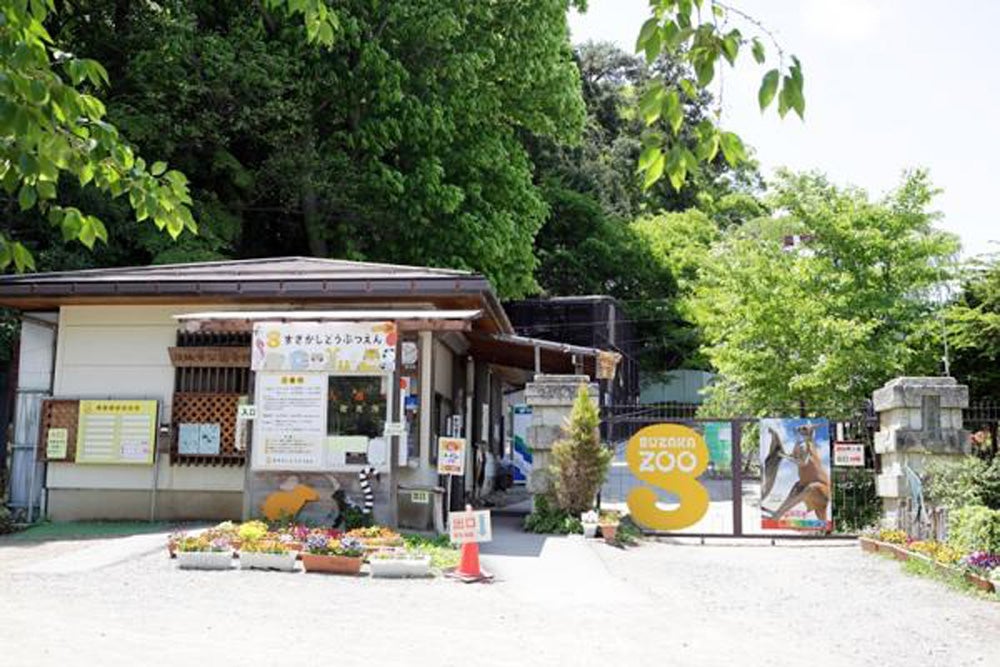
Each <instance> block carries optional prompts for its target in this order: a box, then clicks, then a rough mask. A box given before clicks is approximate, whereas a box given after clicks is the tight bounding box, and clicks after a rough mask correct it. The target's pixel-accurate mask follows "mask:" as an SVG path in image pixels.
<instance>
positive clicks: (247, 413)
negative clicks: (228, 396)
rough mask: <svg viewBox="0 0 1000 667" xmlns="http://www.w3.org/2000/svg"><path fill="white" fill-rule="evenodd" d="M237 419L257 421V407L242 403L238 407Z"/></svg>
mask: <svg viewBox="0 0 1000 667" xmlns="http://www.w3.org/2000/svg"><path fill="white" fill-rule="evenodd" d="M236 418H237V419H257V406H256V405H247V404H246V403H242V404H240V405H237V406H236Z"/></svg>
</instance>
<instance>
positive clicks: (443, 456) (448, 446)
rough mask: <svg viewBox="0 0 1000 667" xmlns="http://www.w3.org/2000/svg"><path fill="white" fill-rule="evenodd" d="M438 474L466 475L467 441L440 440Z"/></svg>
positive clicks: (456, 439) (459, 439)
mask: <svg viewBox="0 0 1000 667" xmlns="http://www.w3.org/2000/svg"><path fill="white" fill-rule="evenodd" d="M438 474H439V475H455V476H458V477H461V476H462V475H464V474H465V439H464V438H438Z"/></svg>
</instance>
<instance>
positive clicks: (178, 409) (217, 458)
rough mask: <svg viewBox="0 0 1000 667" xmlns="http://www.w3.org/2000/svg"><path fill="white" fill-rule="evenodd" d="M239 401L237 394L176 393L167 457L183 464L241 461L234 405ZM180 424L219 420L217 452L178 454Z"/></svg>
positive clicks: (218, 463) (241, 453)
mask: <svg viewBox="0 0 1000 667" xmlns="http://www.w3.org/2000/svg"><path fill="white" fill-rule="evenodd" d="M239 402H240V394H220V393H212V394H208V393H190V392H178V393H175V394H174V403H173V409H172V415H173V417H172V424H171V439H170V460H171V461H172V462H174V463H184V464H201V465H242V464H243V462H244V460H245V456H244V454H243V452H240V451H237V450H236V406H237V405H238V404H239ZM180 424H218V425H219V431H220V432H219V454H218V455H211V454H181V453H180V451H179V448H178V431H179V429H178V427H179V425H180Z"/></svg>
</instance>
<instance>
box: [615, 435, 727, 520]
mask: <svg viewBox="0 0 1000 667" xmlns="http://www.w3.org/2000/svg"><path fill="white" fill-rule="evenodd" d="M625 460H626V462H627V463H628V467H629V470H631V471H632V474H633V475H635V476H636V478H638V479H640V480H642V481H643V482H646V483H647V484H649V485H651V486H654V487H657V488H660V489H662V490H664V491H667V492H669V493H670V494H671V495H673V496H676V497H677V499H678V501H679V503H680V504H679V505H678V506H677V507H676V508H674V509H661V508H660V507H658V506H657V502H659V499H658V497H657V494H656V492H655V491H654V490H653V489H651V488H649V487H645V486H640V487H637V488H635V489H632V491H631V492H630V493H629V494H628V499H627V500H628V508H629V512H630V513H631V514H632V518H633V519H634V520H635V522H636V523H638V524H639V525H641V526H643V527H644V528H648V529H650V530H679V529H681V528H687V527H688V526H691V525H694V524H696V523H698V522H699V521H700V520H701V518H702V517H703V516H705V513H706V512H708V501H709V495H708V490H706V489H705V487H704V486H702V484H701V482H699V481H698V476H699V475H701V474H702V473H703V472H705V469H706V468H707V467H708V461H709V452H708V446H707V445H706V444H705V440H704V438H702V437H701V435H700V434H699V433H698V432H697V431H695V430H694V429H691V428H688V427H687V426H682V425H680V424H655V425H653V426H647V427H646V428H644V429H642V430H640V431H639V432H638V433H636V434H635V435H633V436H632V438H631V439H629V441H628V445H626V448H625Z"/></svg>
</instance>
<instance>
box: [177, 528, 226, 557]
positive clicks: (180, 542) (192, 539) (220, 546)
mask: <svg viewBox="0 0 1000 667" xmlns="http://www.w3.org/2000/svg"><path fill="white" fill-rule="evenodd" d="M174 548H175V549H176V550H177V551H179V552H185V551H211V552H216V553H218V552H223V551H232V549H233V543H232V540H231V539H229V538H228V537H225V536H222V535H212V534H211V532H210V531H205V532H204V533H201V534H200V535H183V536H181V537H179V538H178V539H177V541H176V543H175V547H174Z"/></svg>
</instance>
